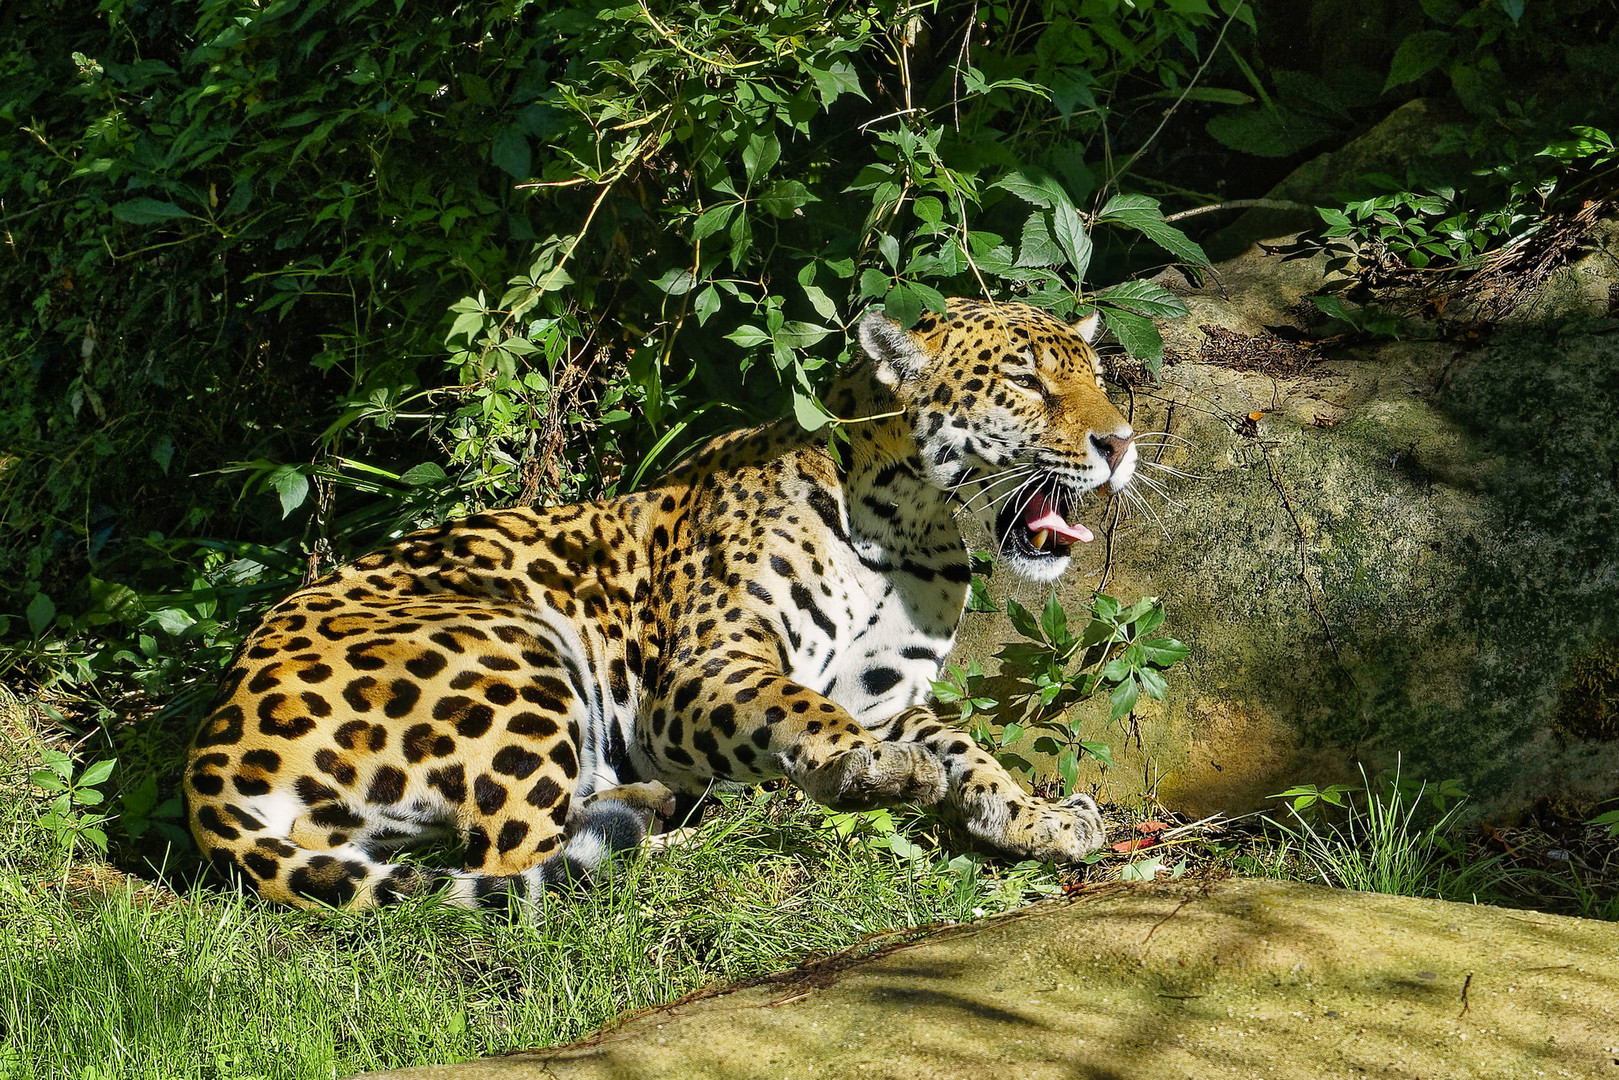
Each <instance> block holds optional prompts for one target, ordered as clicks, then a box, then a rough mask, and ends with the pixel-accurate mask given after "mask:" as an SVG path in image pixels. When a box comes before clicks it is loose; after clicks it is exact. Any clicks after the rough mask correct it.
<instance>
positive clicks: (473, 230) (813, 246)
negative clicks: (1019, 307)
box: [0, 0, 1614, 690]
mask: <svg viewBox="0 0 1619 1080" xmlns="http://www.w3.org/2000/svg"><path fill="white" fill-rule="evenodd" d="M1396 7H1398V5H1396ZM1604 11H1605V8H1604V6H1603V5H1602V4H1599V3H1593V2H1588V0H1563V2H1561V3H1559V4H1556V5H1545V4H1534V5H1525V4H1523V3H1521V2H1519V0H1488V2H1486V3H1482V4H1479V5H1475V6H1472V7H1463V6H1460V5H1455V4H1450V3H1448V0H1432V2H1430V3H1425V4H1424V5H1422V7H1421V9H1420V10H1419V9H1410V10H1407V9H1405V8H1403V7H1401V8H1400V9H1399V10H1398V11H1396V10H1393V9H1391V10H1390V11H1388V12H1383V13H1382V14H1381V15H1376V13H1372V14H1367V13H1366V12H1361V11H1360V10H1359V8H1358V7H1356V6H1355V5H1345V4H1342V3H1337V2H1332V0H1323V2H1321V3H1318V4H1315V5H1312V6H1309V7H1308V8H1296V7H1293V6H1282V5H1266V4H1258V5H1255V4H1251V3H1247V2H1243V0H1151V2H1136V3H1127V2H1126V0H1044V2H1043V3H1041V4H1023V5H1008V4H1000V3H996V4H969V3H952V2H945V0H941V2H937V3H930V4H906V3H901V2H899V0H880V2H877V3H872V4H866V5H849V4H845V3H826V2H822V0H793V2H790V3H785V4H757V5H754V4H736V5H732V6H723V5H722V6H719V7H715V6H714V5H700V4H695V3H680V2H670V0H660V2H659V3H657V4H653V3H650V2H639V0H638V2H637V3H635V4H631V5H628V6H622V7H614V6H611V5H604V4H595V3H589V2H586V0H573V2H568V3H557V4H534V3H528V2H523V0H507V2H504V3H497V4H487V5H469V4H463V5H452V6H449V7H446V6H444V5H431V6H427V7H424V6H421V5H407V4H404V3H402V2H398V0H396V2H394V3H388V2H385V0H342V2H337V0H316V2H307V3H304V2H293V0H270V2H264V3H245V2H242V0H198V2H195V3H183V4H157V3H152V2H146V0H104V2H103V3H102V4H100V6H99V7H98V8H96V9H95V10H93V11H91V10H88V9H86V8H83V7H79V6H72V5H60V6H58V5H47V4H33V5H8V6H7V9H6V11H5V12H3V13H0V87H3V88H4V89H3V91H0V123H3V124H4V125H5V126H6V127H7V128H8V129H9V131H10V133H11V135H12V136H13V137H12V138H11V139H10V140H9V141H8V142H7V143H5V144H0V215H3V222H4V228H5V236H6V241H7V243H6V258H5V260H4V261H3V263H0V281H3V286H4V287H3V288H0V296H5V297H6V298H7V301H6V306H5V309H4V312H3V314H4V316H5V318H4V322H3V323H0V350H3V352H0V355H3V356H4V357H5V363H6V370H7V372H8V374H10V375H11V377H10V378H8V379H6V380H5V381H4V382H3V383H0V580H3V581H4V582H5V586H4V588H3V589H0V619H4V620H5V623H6V626H5V627H3V628H0V636H7V637H10V638H11V639H13V640H23V641H27V640H29V639H34V640H35V642H36V644H35V645H33V646H31V653H32V655H33V656H34V657H35V658H40V657H45V658H51V657H54V662H53V663H52V664H50V665H48V667H50V668H51V669H52V670H54V671H56V672H58V673H66V674H68V675H69V676H70V677H71V678H74V679H77V680H79V681H81V682H82V681H84V680H85V679H88V678H90V677H93V676H94V675H95V674H96V673H97V672H100V671H105V670H108V669H110V668H116V669H118V670H120V671H124V672H128V673H133V674H135V675H137V676H138V677H139V678H140V679H141V680H142V681H143V682H144V684H145V685H146V686H147V688H148V689H151V690H161V689H165V688H168V687H169V686H171V685H172V684H173V682H174V679H175V677H176V676H177V675H178V674H179V673H180V671H181V668H182V667H183V666H184V665H183V664H181V663H180V660H179V659H177V658H181V657H183V656H185V655H187V654H188V653H190V652H191V650H193V649H194V648H195V647H197V646H199V645H201V646H208V645H210V644H212V645H213V646H215V647H214V648H212V649H211V650H210V651H211V652H212V654H213V655H215V656H216V657H217V656H220V655H223V654H224V653H225V652H226V651H228V645H229V643H230V641H231V640H233V633H234V630H233V617H234V615H235V613H236V611H237V610H239V608H240V607H241V606H242V605H244V604H251V603H254V602H256V601H258V600H261V599H262V598H264V597H265V596H267V595H273V594H274V593H275V592H277V591H278V590H283V589H285V588H287V587H288V586H290V585H291V584H294V583H296V581H297V580H298V579H299V578H300V577H303V576H305V575H306V574H308V573H311V572H313V571H318V570H320V569H322V568H324V567H326V566H329V565H330V564H331V562H332V561H333V560H334V559H337V558H340V557H342V556H344V555H346V554H350V553H352V552H353V551H354V550H355V549H356V548H359V547H363V546H364V545H366V544H369V543H372V542H374V541H375V540H376V539H378V538H379V537H381V536H384V535H387V534H388V533H390V532H396V531H398V530H400V529H404V528H408V527H410V526H412V525H414V524H417V523H420V522H424V521H428V520H433V519H438V518H441V517H443V516H444V515H446V514H450V513H454V512H457V511H459V510H462V509H465V508H468V507H471V506H477V505H498V504H510V503H514V502H531V501H539V500H550V499H571V498H577V497H590V496H596V495H601V494H604V493H611V492H612V491H614V490H617V489H619V488H621V487H627V486H630V485H633V484H634V483H636V482H637V481H638V480H640V479H641V478H643V477H644V476H645V475H647V474H648V472H649V470H657V469H660V468H662V467H664V466H666V465H668V464H669V463H670V462H672V461H673V460H674V459H675V458H676V457H678V455H679V454H680V453H681V452H682V451H683V450H684V449H686V448H688V447H689V446H691V445H692V444H693V443H694V442H695V441H696V440H697V439H699V438H700V437H702V436H703V435H706V434H708V433H710V432H712V431H714V430H719V429H723V428H726V427H734V426H737V425H738V424H741V423H745V422H748V421H750V420H753V419H757V418H760V417H764V416H769V415H773V414H776V413H778V412H780V411H781V410H782V409H783V408H785V407H787V406H788V405H789V404H790V403H791V404H795V405H796V407H797V412H798V415H799V416H800V418H801V419H802V420H803V421H804V422H805V423H806V424H807V425H809V426H811V427H813V426H815V425H817V424H818V423H820V422H822V415H823V414H821V413H820V411H819V409H818V407H817V406H815V405H814V404H813V401H812V397H811V394H812V392H813V390H814V389H815V387H816V386H817V385H818V384H819V382H820V380H822V379H823V378H824V377H825V375H826V374H828V373H829V372H830V371H831V370H832V369H833V368H834V366H835V365H836V364H837V363H839V362H840V361H841V360H843V359H845V358H846V356H847V343H846V336H845V334H844V333H843V330H844V329H845V328H846V327H847V326H848V325H850V323H851V322H852V321H853V320H854V318H856V317H857V316H858V315H859V314H860V312H861V311H862V310H863V309H864V308H865V307H866V306H867V305H869V304H872V303H877V304H881V305H883V306H884V307H886V308H887V309H888V310H889V311H890V312H891V313H893V314H895V315H896V316H897V317H900V318H902V319H906V318H912V317H914V316H916V315H917V314H918V313H919V312H920V311H921V310H923V309H924V308H925V307H928V306H930V305H937V304H938V302H939V298H940V296H941V295H948V294H951V293H969V294H982V293H986V292H988V293H991V294H997V295H1007V294H1019V295H1021V296H1023V297H1024V298H1026V299H1029V300H1032V301H1034V302H1036V303H1041V304H1044V305H1047V306H1049V307H1052V308H1054V309H1057V310H1059V311H1073V310H1076V309H1083V308H1086V307H1089V306H1091V305H1093V304H1098V305H1100V306H1101V308H1102V310H1103V313H1104V315H1105V316H1106V318H1107V321H1108V323H1109V326H1110V329H1111V330H1112V332H1113V334H1114V336H1115V337H1116V338H1117V339H1118V341H1119V342H1120V343H1121V344H1122V345H1123V347H1124V348H1125V349H1126V350H1127V351H1128V352H1129V353H1131V354H1132V355H1134V356H1136V357H1138V358H1139V359H1141V360H1142V361H1144V362H1145V366H1146V367H1147V368H1148V369H1152V368H1155V366H1156V361H1157V357H1158V354H1159V345H1158V341H1157V332H1156V330H1155V329H1154V327H1153V325H1152V321H1151V320H1152V318H1153V317H1155V316H1160V317H1161V316H1164V315H1168V314H1174V313H1176V312H1177V311H1178V310H1179V306H1178V303H1177V302H1176V301H1175V299H1174V298H1173V297H1172V296H1169V295H1168V294H1166V293H1164V292H1163V291H1162V290H1161V289H1158V288H1156V287H1154V286H1149V285H1146V284H1144V283H1141V282H1131V281H1128V280H1124V279H1126V278H1128V277H1129V276H1130V274H1132V273H1133V272H1135V271H1137V270H1140V269H1143V268H1146V267H1150V266H1152V265H1154V264H1161V263H1163V262H1165V261H1180V262H1182V263H1185V264H1188V265H1191V266H1194V267H1195V266H1197V265H1199V264H1201V263H1202V262H1203V261H1204V259H1203V255H1202V251H1201V249H1200V248H1199V246H1198V245H1197V244H1196V243H1195V242H1194V241H1193V240H1191V239H1189V238H1188V237H1187V236H1186V235H1185V234H1184V233H1182V232H1181V231H1179V230H1178V229H1177V228H1176V227H1174V226H1172V225H1170V224H1168V223H1166V222H1165V221H1164V217H1163V214H1162V212H1161V210H1160V200H1171V201H1173V202H1174V203H1177V204H1182V205H1186V204H1192V205H1199V204H1204V203H1208V202H1212V201H1217V200H1218V198H1220V197H1221V196H1222V195H1224V194H1236V195H1242V194H1257V193H1258V190H1255V191H1241V190H1236V189H1237V188H1240V186H1241V185H1242V184H1243V183H1247V184H1250V185H1257V187H1258V189H1259V190H1262V189H1263V186H1264V185H1265V184H1267V183H1268V182H1269V180H1270V179H1271V178H1274V176H1276V175H1277V170H1278V169H1279V168H1285V167H1286V164H1287V162H1286V158H1285V156H1286V155H1297V154H1299V153H1301V152H1305V151H1307V150H1308V149H1310V148H1312V147H1315V146H1318V145H1319V144H1320V143H1322V142H1323V141H1324V140H1326V139H1329V138H1334V137H1342V136H1343V135H1347V134H1349V133H1352V132H1353V131H1354V130H1355V129H1356V128H1357V127H1360V126H1364V124H1366V123H1368V122H1370V121H1371V120H1374V119H1376V117H1377V116H1379V115H1381V113H1382V112H1383V111H1386V109H1387V107H1388V106H1389V104H1390V103H1391V102H1393V101H1397V100H1399V98H1400V96H1401V95H1408V94H1412V93H1416V92H1419V91H1426V92H1429V93H1434V92H1438V93H1444V94H1449V95H1451V96H1452V97H1453V98H1454V99H1455V100H1457V101H1459V102H1460V103H1462V104H1463V105H1466V106H1468V107H1469V108H1471V109H1472V110H1473V113H1474V115H1475V116H1477V117H1479V118H1480V119H1482V120H1483V121H1485V122H1484V123H1479V124H1474V125H1472V126H1469V125H1467V124H1465V123H1463V124H1458V125H1457V126H1456V129H1455V132H1454V135H1453V136H1447V139H1449V141H1450V143H1451V144H1453V145H1452V146H1451V150H1456V149H1457V148H1458V147H1459V148H1461V149H1462V150H1464V151H1466V154H1467V155H1471V157H1470V158H1469V160H1471V159H1472V158H1477V157H1478V156H1479V155H1481V154H1483V153H1484V152H1485V150H1486V149H1491V148H1499V146H1500V144H1501V139H1502V136H1501V135H1500V133H1501V132H1506V133H1508V136H1509V141H1511V140H1517V141H1519V142H1523V147H1524V153H1525V154H1532V153H1533V150H1534V148H1535V147H1537V146H1544V145H1546V143H1545V138H1546V137H1549V136H1544V131H1542V130H1541V129H1548V130H1552V131H1553V134H1555V133H1556V131H1557V130H1561V131H1562V132H1564V133H1565V135H1566V132H1567V130H1568V125H1569V124H1571V123H1575V122H1579V121H1582V120H1583V121H1586V122H1589V120H1590V119H1591V114H1592V111H1593V110H1594V109H1600V108H1601V102H1600V101H1599V100H1597V99H1596V98H1597V96H1596V95H1586V98H1585V99H1584V100H1583V102H1580V101H1574V100H1571V98H1570V96H1569V95H1561V96H1558V95H1555V94H1552V93H1540V92H1538V91H1535V90H1531V89H1524V90H1519V89H1518V88H1519V87H1521V86H1529V85H1530V84H1531V82H1532V79H1531V76H1533V75H1534V74H1535V73H1537V72H1540V71H1542V70H1543V69H1547V70H1552V71H1562V72H1566V77H1567V78H1572V79H1579V78H1582V77H1584V76H1582V74H1581V73H1583V72H1588V71H1591V70H1596V69H1600V68H1602V67H1603V65H1605V64H1608V63H1609V62H1611V60H1612V59H1613V52H1614V49H1613V46H1612V43H1611V39H1612V37H1613V27H1612V26H1611V25H1610V24H1611V21H1612V20H1611V17H1609V16H1607V15H1605V14H1604ZM1374 16H1375V17H1374ZM1356 19H1359V20H1360V22H1361V23H1362V24H1363V29H1365V30H1366V33H1367V35H1368V36H1366V37H1365V39H1364V47H1362V46H1359V45H1357V47H1356V48H1355V49H1348V48H1347V47H1346V46H1345V44H1344V41H1343V35H1342V34H1341V33H1340V32H1339V30H1340V29H1341V25H1340V24H1344V25H1347V24H1348V23H1349V22H1352V21H1354V20H1356ZM1554 30H1556V31H1572V30H1579V31H1580V33H1578V34H1575V35H1573V36H1570V34H1569V33H1561V32H1556V33H1554V32H1553V31H1554ZM1357 40H1359V39H1357ZM1301 41H1308V43H1309V48H1308V49H1307V50H1306V51H1305V52H1304V53H1301V52H1300V50H1299V49H1298V48H1297V44H1298V43H1299V42H1301ZM1301 58H1306V59H1307V61H1308V62H1307V63H1304V64H1302V65H1301V64H1300V60H1301ZM1301 67H1308V68H1311V69H1312V70H1308V71H1307V70H1301ZM1536 85H1538V84H1536ZM1554 85H1555V84H1554ZM1559 125H1561V127H1560V128H1559ZM1205 126H1206V133H1205V131H1204V128H1205ZM1537 131H1540V132H1541V134H1542V136H1543V137H1542V140H1541V141H1540V142H1539V143H1538V144H1537V143H1535V142H1534V141H1533V139H1534V136H1535V133H1536V132H1537ZM1492 132H1494V133H1495V134H1494V135H1492V134H1491V133H1492ZM1524 140H1528V141H1524ZM1514 145H1516V144H1514ZM1440 149H1441V150H1443V149H1444V148H1440ZM1279 155H1280V156H1282V160H1281V161H1280V163H1279V164H1278V165H1274V166H1273V165H1269V164H1266V163H1267V162H1268V161H1269V160H1271V159H1273V158H1277V157H1278V156H1279ZM1441 156H1442V155H1441ZM1216 170H1218V171H1219V175H1215V172H1216ZM1376 182H1377V183H1395V184H1398V183H1400V182H1401V178H1392V179H1390V178H1382V179H1381V180H1378V181H1376ZM1446 190H1449V189H1446ZM1361 194H1362V195H1369V194H1372V192H1370V191H1367V190H1364V189H1363V190H1362V191H1361ZM1201 220H1202V221H1213V220H1214V218H1213V217H1211V218H1204V219H1201ZM1418 250H1420V248H1419V249H1418ZM1420 257H1421V256H1420V254H1419V256H1418V258H1420ZM1088 280H1096V281H1100V282H1118V281H1123V283H1122V284H1117V285H1113V286H1112V287H1110V288H1099V289H1092V288H1090V287H1089V286H1088V285H1087V281H1088ZM177 665H178V666H177Z"/></svg>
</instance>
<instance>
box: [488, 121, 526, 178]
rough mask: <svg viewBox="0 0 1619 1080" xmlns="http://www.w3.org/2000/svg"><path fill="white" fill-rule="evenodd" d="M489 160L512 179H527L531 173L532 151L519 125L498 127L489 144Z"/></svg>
mask: <svg viewBox="0 0 1619 1080" xmlns="http://www.w3.org/2000/svg"><path fill="white" fill-rule="evenodd" d="M489 160H490V161H493V162H494V163H495V167H496V168H497V169H499V170H500V171H501V172H503V173H505V174H506V175H507V176H510V177H513V178H514V179H517V180H527V179H528V178H529V177H530V176H531V175H532V172H531V170H532V168H533V164H534V158H533V152H532V151H531V150H530V149H529V145H528V136H527V135H525V134H523V129H522V127H521V126H520V125H518V124H507V125H506V126H505V127H503V128H501V129H500V131H499V132H498V133H497V134H496V135H495V141H494V142H493V143H491V144H490V147H489Z"/></svg>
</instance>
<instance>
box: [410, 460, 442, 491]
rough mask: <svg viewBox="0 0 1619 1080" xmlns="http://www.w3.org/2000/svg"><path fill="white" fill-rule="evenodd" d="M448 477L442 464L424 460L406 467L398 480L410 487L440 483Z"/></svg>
mask: <svg viewBox="0 0 1619 1080" xmlns="http://www.w3.org/2000/svg"><path fill="white" fill-rule="evenodd" d="M449 478H450V477H449V474H448V473H446V472H445V471H444V467H443V466H441V465H439V464H438V463H437V462H434V461H424V462H422V463H421V464H420V465H414V466H412V467H410V468H409V469H406V470H405V472H404V475H402V476H401V477H400V478H399V481H400V483H403V484H409V485H410V486H411V487H426V486H427V485H428V484H442V483H444V481H446V480H448V479H449Z"/></svg>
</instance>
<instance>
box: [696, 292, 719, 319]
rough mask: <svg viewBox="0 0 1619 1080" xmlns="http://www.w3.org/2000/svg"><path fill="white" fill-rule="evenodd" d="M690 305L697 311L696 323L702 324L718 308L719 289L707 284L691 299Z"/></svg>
mask: <svg viewBox="0 0 1619 1080" xmlns="http://www.w3.org/2000/svg"><path fill="white" fill-rule="evenodd" d="M691 307H692V310H693V311H694V312H696V313H697V325H698V326H702V325H703V324H705V323H706V322H708V320H709V317H710V316H712V315H713V314H714V313H715V312H716V311H718V310H719V309H720V291H719V290H718V289H716V288H715V287H714V286H712V285H710V286H708V288H706V289H704V290H703V291H702V292H700V293H698V294H697V299H695V300H693V301H692V305H691Z"/></svg>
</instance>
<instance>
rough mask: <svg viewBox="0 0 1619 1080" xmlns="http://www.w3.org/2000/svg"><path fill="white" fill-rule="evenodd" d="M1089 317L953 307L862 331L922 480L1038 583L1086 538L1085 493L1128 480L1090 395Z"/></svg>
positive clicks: (1126, 429)
mask: <svg viewBox="0 0 1619 1080" xmlns="http://www.w3.org/2000/svg"><path fill="white" fill-rule="evenodd" d="M1099 328H1100V325H1099V320H1098V319H1097V317H1096V316H1095V315H1094V314H1093V315H1092V316H1091V317H1090V318H1089V319H1086V320H1084V321H1082V322H1080V323H1078V324H1076V325H1073V326H1070V325H1068V324H1067V323H1065V322H1063V321H1062V320H1061V319H1059V318H1057V317H1056V316H1054V315H1052V314H1050V313H1049V312H1046V311H1043V310H1041V309H1039V308H1034V307H1030V306H1028V305H1026V304H1010V303H1008V304H995V303H984V302H979V301H974V300H951V301H950V302H949V304H948V306H947V311H946V313H945V314H944V315H942V316H941V315H933V314H929V315H927V316H925V317H924V318H923V319H922V320H921V321H920V322H919V323H918V324H917V325H916V326H915V328H913V329H910V330H907V329H905V328H904V327H902V326H900V324H899V323H897V322H895V321H894V320H893V319H890V318H888V317H887V316H886V315H883V314H881V313H873V314H871V315H868V316H866V318H865V319H864V320H862V321H861V323H860V342H861V344H862V346H863V347H864V348H865V350H866V351H867V352H868V353H870V354H871V356H872V358H873V359H874V360H875V361H876V371H877V378H878V380H879V381H880V382H882V383H884V384H885V385H887V386H888V387H889V388H890V389H892V390H893V392H894V394H895V395H896V397H898V398H899V400H900V402H901V404H902V406H903V407H904V410H905V415H906V417H907V418H908V420H909V422H910V424H911V428H912V435H913V438H914V439H915V442H916V445H917V448H918V450H919V451H920V453H921V457H922V462H923V466H924V468H925V469H926V470H927V474H928V479H929V480H930V481H931V482H932V483H933V484H935V485H937V486H938V487H939V488H940V489H941V490H942V491H945V492H949V493H950V494H951V497H952V498H953V499H955V500H957V501H958V502H959V503H960V504H961V506H962V507H964V508H966V510H967V511H968V512H970V513H972V514H973V515H974V516H975V517H977V518H978V519H979V520H981V521H982V522H983V523H984V525H985V526H986V528H988V529H989V530H990V532H991V533H992V535H993V536H994V543H995V545H996V548H997V549H998V552H999V554H1000V556H1001V559H1002V561H1003V563H1004V564H1005V565H1006V566H1007V569H1009V570H1011V571H1013V572H1014V573H1017V574H1020V575H1021V576H1023V577H1027V578H1032V579H1034V580H1038V581H1050V580H1053V579H1055V578H1056V577H1057V576H1058V575H1059V574H1061V573H1062V572H1063V571H1064V570H1065V569H1067V567H1068V561H1069V556H1070V554H1071V550H1072V546H1073V545H1074V544H1076V543H1088V542H1090V540H1091V539H1092V538H1093V537H1092V534H1091V531H1090V530H1089V529H1088V528H1086V527H1085V526H1084V525H1083V524H1080V523H1079V522H1078V521H1077V520H1075V518H1076V516H1077V512H1078V510H1079V505H1080V502H1081V500H1082V498H1083V496H1084V495H1085V494H1086V493H1088V492H1091V491H1098V490H1113V491H1117V490H1120V489H1122V488H1124V487H1125V486H1126V485H1128V484H1129V483H1130V479H1131V477H1132V476H1134V474H1135V468H1136V448H1135V441H1134V440H1135V433H1134V431H1132V430H1131V427H1130V424H1129V422H1128V421H1126V420H1125V418H1124V416H1123V415H1122V414H1120V412H1119V410H1118V409H1117V408H1116V407H1115V406H1114V404H1113V403H1112V402H1111V401H1109V400H1108V398H1107V394H1106V393H1105V392H1104V391H1103V389H1102V373H1101V372H1102V369H1101V362H1100V360H1099V359H1098V358H1097V355H1096V351H1095V350H1094V349H1092V348H1091V341H1092V340H1094V339H1095V337H1096V334H1097V332H1098V330H1099Z"/></svg>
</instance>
